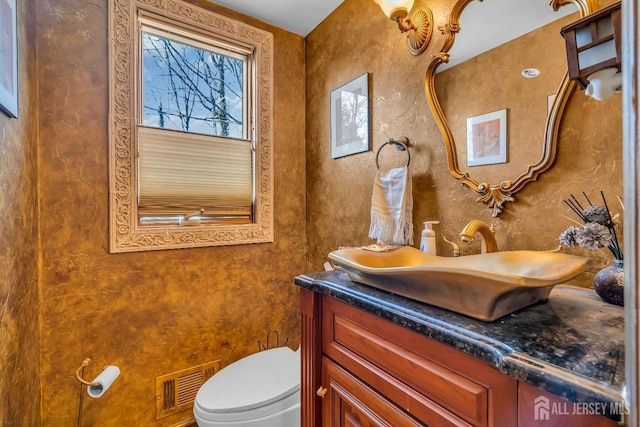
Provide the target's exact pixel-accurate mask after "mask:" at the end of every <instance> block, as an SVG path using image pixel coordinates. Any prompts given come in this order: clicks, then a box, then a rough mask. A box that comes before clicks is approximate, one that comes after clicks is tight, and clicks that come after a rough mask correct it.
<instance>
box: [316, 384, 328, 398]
mask: <svg viewBox="0 0 640 427" xmlns="http://www.w3.org/2000/svg"><path fill="white" fill-rule="evenodd" d="M325 394H327V389H326V388H325V387H322V386H320V388H319V389H318V391H316V395H318V396H320V397H322V398H324V395H325Z"/></svg>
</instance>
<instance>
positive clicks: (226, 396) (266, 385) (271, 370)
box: [196, 347, 300, 413]
mask: <svg viewBox="0 0 640 427" xmlns="http://www.w3.org/2000/svg"><path fill="white" fill-rule="evenodd" d="M299 389H300V354H299V353H298V352H294V351H292V350H291V349H290V348H288V347H278V348H273V349H270V350H266V351H261V352H258V353H254V354H252V355H250V356H247V357H244V358H242V359H240V360H238V361H236V362H234V363H232V364H230V365H228V366H226V367H225V368H223V369H222V370H220V372H218V373H217V374H215V375H214V376H212V377H211V378H209V379H208V380H207V381H206V382H205V383H204V384H203V385H202V387H200V390H198V394H197V395H196V402H197V405H198V407H199V409H200V410H203V411H206V412H209V413H228V412H241V411H248V410H251V409H254V408H258V407H261V406H266V405H269V404H270V403H273V402H276V401H279V400H281V399H283V398H285V397H286V396H288V395H290V394H292V393H295V392H297V391H298V390H299Z"/></svg>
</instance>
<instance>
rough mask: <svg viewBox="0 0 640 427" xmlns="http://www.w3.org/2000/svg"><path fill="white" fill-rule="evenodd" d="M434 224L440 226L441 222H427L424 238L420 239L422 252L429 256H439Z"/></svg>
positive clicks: (423, 232)
mask: <svg viewBox="0 0 640 427" xmlns="http://www.w3.org/2000/svg"><path fill="white" fill-rule="evenodd" d="M433 224H440V221H425V223H424V230H422V238H421V239H420V250H421V251H422V252H426V253H428V254H433V255H437V251H436V232H435V231H433Z"/></svg>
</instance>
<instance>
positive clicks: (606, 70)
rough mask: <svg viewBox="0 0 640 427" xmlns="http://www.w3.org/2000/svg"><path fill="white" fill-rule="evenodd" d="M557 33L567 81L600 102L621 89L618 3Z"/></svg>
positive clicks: (620, 37)
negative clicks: (562, 41) (563, 52)
mask: <svg viewBox="0 0 640 427" xmlns="http://www.w3.org/2000/svg"><path fill="white" fill-rule="evenodd" d="M560 33H561V34H562V36H563V37H564V39H565V43H566V47H567V63H568V69H569V78H570V79H572V80H576V81H577V82H578V84H579V85H580V87H581V88H582V89H585V94H586V95H588V96H591V97H593V98H595V99H598V100H600V101H602V100H605V99H607V98H609V97H611V96H612V95H613V94H614V93H615V92H617V91H619V90H620V88H621V85H622V74H621V72H620V70H621V68H620V63H621V46H620V45H621V41H622V35H621V25H620V2H617V3H614V4H612V5H611V6H608V7H606V8H604V9H602V10H599V11H597V12H595V13H592V14H591V15H589V16H586V17H584V18H582V19H580V20H579V21H576V22H574V23H573V24H571V25H567V26H566V27H564V28H563V29H562V30H560Z"/></svg>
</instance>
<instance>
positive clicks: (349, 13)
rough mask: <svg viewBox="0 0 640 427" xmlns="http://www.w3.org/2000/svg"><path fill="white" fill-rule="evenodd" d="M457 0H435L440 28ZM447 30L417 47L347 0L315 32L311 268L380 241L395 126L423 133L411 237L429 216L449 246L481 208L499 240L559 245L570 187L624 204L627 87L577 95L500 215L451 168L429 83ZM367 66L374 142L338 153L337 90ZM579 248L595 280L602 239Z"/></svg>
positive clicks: (310, 51) (416, 149)
mask: <svg viewBox="0 0 640 427" xmlns="http://www.w3.org/2000/svg"><path fill="white" fill-rule="evenodd" d="M454 3H455V1H454V0H440V1H430V2H428V5H429V7H431V9H432V10H433V13H434V19H435V25H434V27H435V28H438V27H439V26H442V25H444V24H445V23H446V22H447V20H448V17H449V13H450V10H451V8H452V6H453V4H454ZM605 3H610V2H609V1H606V2H603V5H604V4H605ZM558 37H561V36H560V35H559V34H558ZM443 41H444V38H443V36H442V35H441V34H440V33H439V32H438V31H434V33H433V38H432V41H431V43H430V45H429V47H428V48H427V50H426V51H425V52H424V53H423V54H422V55H420V56H417V57H415V56H412V55H411V54H409V52H408V51H407V50H406V47H405V46H406V42H405V39H404V37H402V36H401V35H400V33H399V32H398V30H397V28H396V27H395V25H394V24H393V23H392V22H390V21H389V20H388V19H387V18H386V17H385V16H384V15H383V14H382V12H381V11H380V8H379V7H378V6H377V5H376V4H375V3H374V2H372V1H370V0H347V1H346V2H345V3H344V4H343V5H341V6H340V7H339V8H338V9H337V10H336V11H335V12H334V13H333V14H332V15H331V16H330V17H329V18H328V19H327V20H325V21H324V22H323V23H322V24H321V25H320V26H319V27H317V28H316V29H315V30H314V31H313V32H312V33H311V34H310V35H309V36H308V37H307V60H306V67H307V71H306V84H307V98H306V100H307V198H308V204H307V239H308V240H307V241H308V268H309V269H311V270H319V269H321V268H322V263H323V262H324V261H325V260H326V255H327V253H328V252H329V251H331V250H333V249H335V248H337V247H338V246H340V245H362V244H369V243H371V242H372V240H371V239H369V238H368V237H367V234H368V230H369V223H370V221H369V210H370V206H371V190H372V182H373V177H374V175H375V169H376V167H375V153H376V151H377V149H378V147H380V146H381V144H383V143H384V142H385V141H386V139H387V138H388V137H397V136H399V135H406V136H407V137H409V139H410V140H411V141H412V142H413V143H414V144H415V145H414V146H413V147H411V153H412V160H411V172H412V178H413V197H414V210H413V214H414V230H415V236H416V241H415V245H416V246H417V245H418V244H419V236H420V231H421V229H422V221H426V220H440V225H438V226H436V227H435V229H436V232H437V234H438V236H439V238H438V249H439V251H440V254H442V255H448V256H450V255H451V249H450V247H449V246H448V245H446V243H444V242H443V241H442V237H443V236H446V237H447V238H449V239H457V236H458V233H459V232H460V230H461V229H462V228H463V227H464V225H465V224H466V223H467V222H468V221H469V220H471V219H474V218H479V219H481V220H484V221H485V222H487V223H490V222H495V223H496V228H497V240H498V243H499V245H500V247H501V249H521V248H530V249H551V248H555V247H556V246H557V245H558V240H557V238H558V235H559V234H560V233H561V232H562V231H564V229H565V228H566V227H567V226H569V225H570V224H571V222H570V221H569V220H568V219H566V218H564V217H563V215H565V216H569V217H572V215H573V214H572V213H571V212H570V211H569V210H568V208H566V207H565V206H564V204H563V203H562V200H563V198H566V197H568V196H569V195H570V194H571V193H574V194H580V193H581V192H582V191H585V192H587V193H588V194H591V195H597V194H598V192H599V191H600V190H604V191H605V192H606V194H607V195H608V197H609V202H610V204H611V207H612V208H613V209H614V210H615V211H617V212H620V208H619V204H618V203H617V199H616V196H619V195H621V194H622V146H621V145H622V144H621V141H622V138H621V134H622V119H621V97H620V95H616V96H614V97H613V98H612V99H610V100H608V101H606V102H598V101H594V100H592V99H590V98H587V97H586V96H585V95H584V94H583V93H582V92H576V93H575V94H574V95H573V97H572V99H571V100H570V102H569V105H568V108H567V111H566V114H565V116H564V119H563V121H562V124H561V131H560V140H559V147H558V154H557V158H556V162H555V165H554V167H553V168H552V169H551V170H550V171H548V172H547V173H545V174H543V175H542V176H540V177H539V179H538V181H536V182H533V183H530V184H529V185H528V186H527V187H525V189H524V190H523V191H521V192H520V193H518V195H517V202H515V203H509V204H508V206H507V208H506V210H505V212H504V213H503V214H502V215H500V217H499V218H498V219H497V220H496V219H494V218H492V217H491V212H490V210H489V209H487V208H486V206H485V205H484V204H482V203H478V202H475V199H476V198H477V194H476V193H474V192H473V191H471V190H469V189H467V188H464V187H462V186H461V185H460V183H459V182H458V181H457V180H456V179H454V178H453V177H451V175H450V174H449V169H448V166H447V161H446V152H445V147H444V143H443V140H442V137H441V135H440V132H439V130H438V128H437V126H436V122H435V120H434V118H433V115H432V114H431V111H430V109H429V106H428V104H427V101H426V97H425V93H424V76H425V72H426V69H427V66H428V64H429V62H430V60H431V55H434V54H436V53H437V52H439V51H440V49H441V48H442V44H443ZM506 59H509V58H506ZM364 72H369V73H371V75H370V101H371V118H370V120H371V132H372V150H371V151H369V152H367V153H362V154H356V155H353V156H348V157H343V158H340V159H336V160H332V159H331V155H330V150H329V148H330V147H329V145H330V141H329V140H330V118H329V94H330V92H331V91H332V90H333V89H335V88H337V87H339V86H340V85H342V84H344V83H345V82H348V81H349V80H351V79H353V78H354V77H356V76H359V75H361V74H362V73H364ZM473 74H474V73H473V72H471V75H473ZM385 150H386V151H384V152H383V153H382V154H381V159H382V158H385V159H384V160H385V161H388V162H389V164H400V162H402V159H400V158H398V159H393V158H392V154H394V153H393V151H395V150H391V151H389V150H387V149H386V148H385ZM393 162H396V163H393ZM462 250H463V254H469V253H475V252H478V251H479V245H478V243H477V242H475V243H474V244H472V245H463V246H462ZM571 252H572V253H575V254H581V255H585V256H589V257H592V258H594V260H595V261H596V263H595V264H596V268H594V271H592V272H590V273H588V274H584V275H582V276H581V279H580V280H575V281H574V282H573V283H574V284H577V285H581V286H591V279H592V276H593V274H594V273H595V271H596V269H597V267H601V266H603V265H605V264H607V263H609V262H610V260H611V256H610V254H609V252H608V251H607V250H606V249H601V250H598V251H588V250H582V249H576V250H572V251H571Z"/></svg>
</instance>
